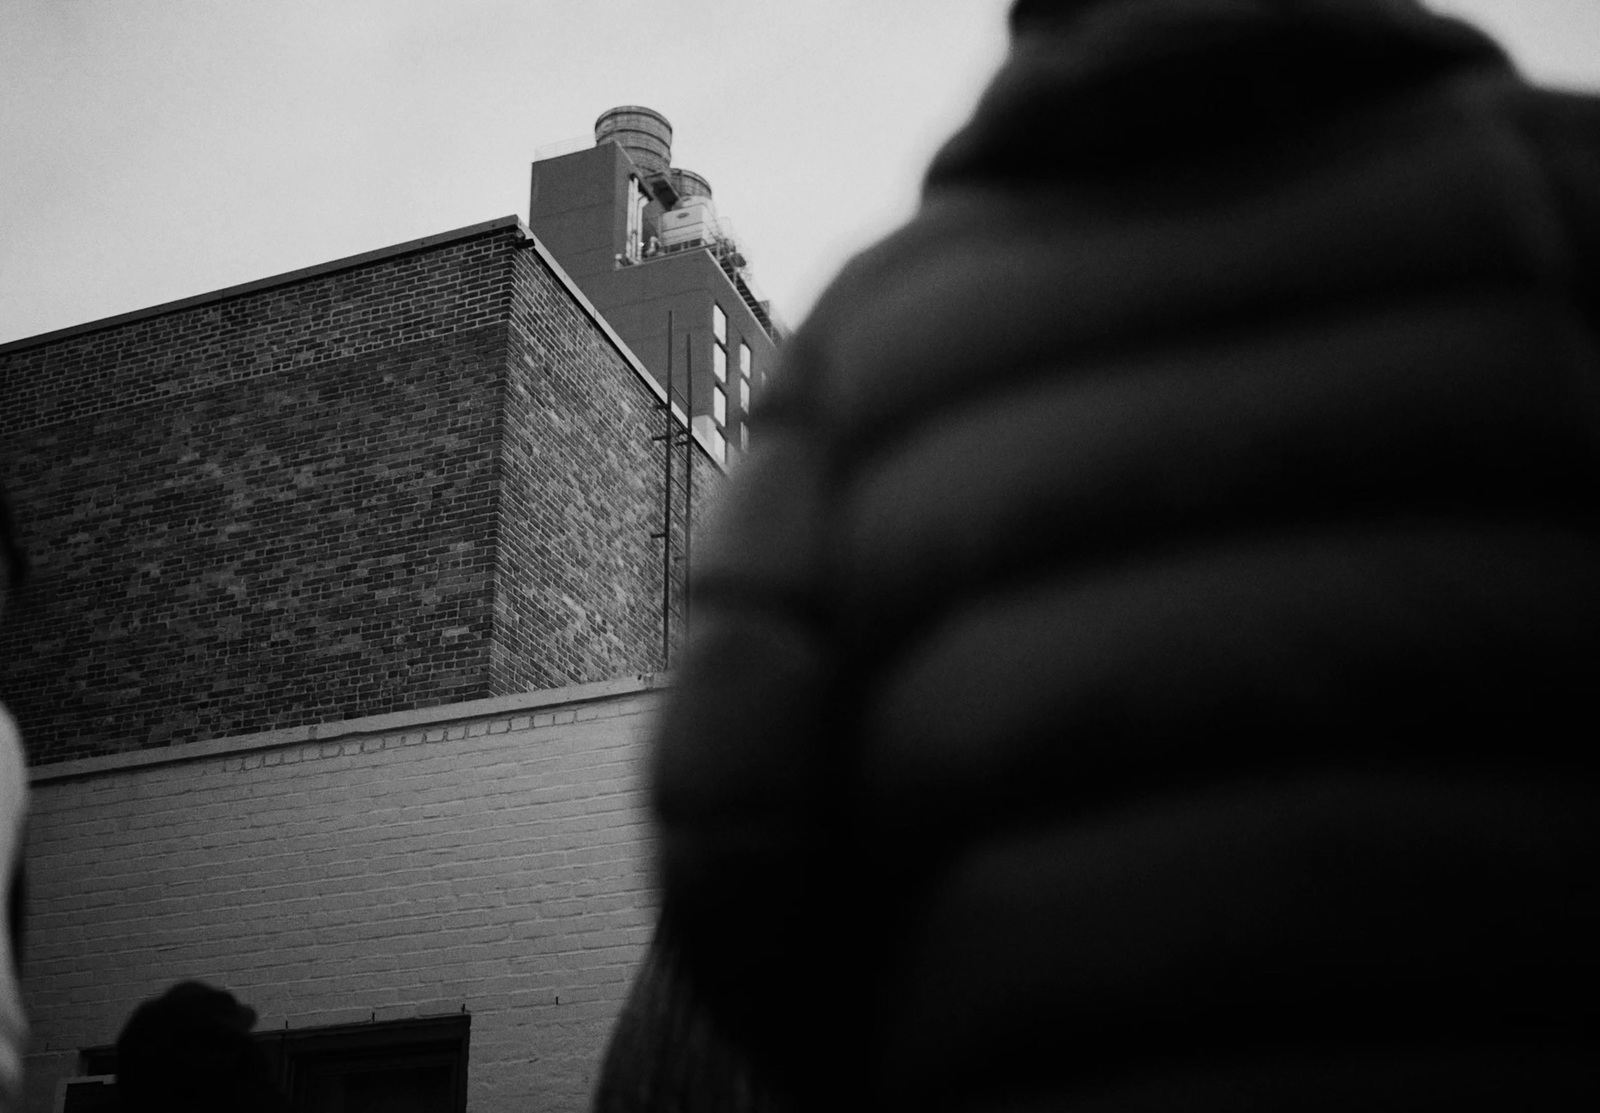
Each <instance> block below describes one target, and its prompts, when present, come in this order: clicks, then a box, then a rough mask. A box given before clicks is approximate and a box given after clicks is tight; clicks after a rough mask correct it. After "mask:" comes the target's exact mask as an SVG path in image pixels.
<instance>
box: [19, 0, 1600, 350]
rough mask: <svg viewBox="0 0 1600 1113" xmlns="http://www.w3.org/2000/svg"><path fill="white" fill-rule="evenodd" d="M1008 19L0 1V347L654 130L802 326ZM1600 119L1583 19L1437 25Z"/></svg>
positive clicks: (1493, 16)
mask: <svg viewBox="0 0 1600 1113" xmlns="http://www.w3.org/2000/svg"><path fill="white" fill-rule="evenodd" d="M1007 6H1008V0H0V341H5V340H11V339H16V338H18V337H23V336H31V335H34V334H36V333H40V332H45V331H48V330H51V329H57V328H63V327H66V326H69V325H74V324H79V323H82V322H84V321H89V320H93V319H95V318H99V317H105V316H109V315H111V314H115V313H121V312H125V311H127V310H131V309H138V308H141V307H143V306H147V305H154V304H157V303H160V302H163V301H170V300H172V299H175V298H181V297H187V296H189V295H192V294H199V293H204V292H206V291H208V290H214V289H217V288H219V287H222V286H228V285H232V284H234V283H239V282H247V281H250V280H252V279H257V278H263V277H266V276H268V275H272V274H277V273H280V272H283V271H287V270H293V269H295V268H298V267H303V266H309V265H312V264H315V263H321V262H326V261H328V260H330V259H336V258H339V257H341V256H344V255H352V254H355V253H358V252H362V251H368V250H371V249H373V248H378V247H384V246H387V245H390V244H394V243H399V242H403V241H405V240H409V239H415V238H417V237H420V236H426V235H432V234H434V233H437V232H443V231H447V230H449V229H452V228H457V227H461V226H463V225H467V224H474V223H477V222H479V221H483V220H488V219H491V218H493V217H498V216H505V215H507V214H511V213H516V214H519V215H521V216H522V217H524V219H525V218H526V216H527V189H528V163H529V162H530V161H531V159H532V157H533V155H534V152H535V151H536V150H537V149H538V148H540V147H543V146H546V145H548V144H552V143H556V142H559V141H561V140H565V139H569V138H573V137H577V136H585V135H590V134H591V129H592V127H593V123H594V119H595V117H596V116H598V115H599V114H600V113H601V112H602V111H604V110H605V109H607V108H609V107H612V106H613V105H619V104H644V105H648V106H650V107H652V108H655V109H657V110H659V111H661V112H662V113H664V114H665V115H666V116H667V117H668V118H669V119H670V120H671V121H672V123H673V126H674V128H675V131H676V136H675V141H674V159H673V161H674V163H675V164H676V165H678V166H682V167H686V168H688V169H691V170H696V171H699V172H700V173H701V174H703V175H705V177H706V178H708V179H709V180H710V182H711V184H712V187H713V189H714V191H715V194H716V201H717V207H718V211H719V214H720V215H722V216H724V217H728V218H730V219H731V220H732V221H733V222H734V223H735V224H736V225H737V227H738V229H739V232H740V235H741V239H742V240H743V242H744V245H745V247H746V253H747V255H748V256H749V257H750V258H751V260H752V263H753V267H754V272H755V275H756V278H757V280H758V281H759V282H760V284H761V285H762V286H763V287H765V289H766V291H767V293H768V294H769V296H771V297H772V298H773V301H774V304H775V305H776V307H777V308H778V310H779V312H780V313H781V314H782V315H783V316H784V317H785V318H787V319H788V320H789V321H791V322H798V320H799V319H801V318H802V317H803V316H804V313H805V311H806V309H807V308H808V307H809V306H810V304H811V302H812V300H813V299H814V298H815V297H816V294H817V293H818V291H819V290H820V288H821V286H822V285H823V284H824V283H825V282H826V281H827V280H828V278H829V277H830V276H831V275H832V274H833V273H834V272H835V271H836V270H837V269H838V267H839V265H840V263H841V262H842V261H843V260H844V259H845V258H846V257H847V256H848V255H849V254H850V253H851V252H853V251H855V250H858V249H859V248H861V247H863V246H865V245H866V244H867V243H869V242H871V240H873V239H875V238H876V237H878V236H880V235H882V234H883V233H884V232H885V231H887V230H888V229H890V228H892V227H893V226H894V225H895V224H897V223H899V222H900V221H902V220H904V219H905V218H906V217H907V216H908V215H909V214H910V212H911V210H912V208H913V206H914V204H915V201H916V195H917V188H918V182H919V179H920V177H921V173H922V170H923V168H924V167H925V166H926V164H927V161H928V159H929V157H930V156H931V155H932V153H933V151H934V149H935V148H936V147H937V146H938V144H939V143H940V141H941V140H942V139H943V138H944V137H945V136H947V135H948V134H949V133H950V132H951V131H952V130H953V129H954V128H955V127H956V126H957V125H958V124H959V123H960V121H961V119H962V118H963V116H964V115H965V113H966V112H967V111H968V109H969V108H970V107H971V105H972V103H973V101H974V99H975V98H976V96H977V94H978V92H979V90H980V89H981V88H982V86H983V84H984V82H985V81H986V80H987V78H988V77H989V75H990V74H991V73H992V72H993V71H994V69H995V67H996V66H997V65H998V64H999V61H1000V59H1001V56H1002V54H1003V52H1004V48H1005V36H1004V15H1005V10H1006V8H1007ZM1436 6H1438V7H1441V8H1445V9H1448V10H1450V11H1453V12H1456V13H1459V14H1462V15H1465V16H1467V17H1468V18H1471V19H1474V20H1476V21H1478V22H1480V23H1481V24H1482V25H1483V26H1485V27H1486V28H1488V29H1490V30H1491V31H1493V32H1494V33H1495V34H1496V36H1497V37H1499V38H1500V39H1501V41H1502V42H1504V43H1505V44H1506V45H1507V46H1508V47H1509V48H1510V49H1511V51H1512V54H1513V55H1514V57H1516V59H1517V60H1518V62H1519V63H1520V64H1521V65H1522V66H1523V68H1524V69H1525V70H1526V71H1527V72H1529V73H1530V74H1532V75H1533V76H1535V77H1537V78H1539V79H1541V80H1545V81H1549V82H1555V83H1558V84H1563V85H1567V86H1581V87H1586V88H1594V89H1600V0H1439V2H1438V3H1437V5H1436Z"/></svg>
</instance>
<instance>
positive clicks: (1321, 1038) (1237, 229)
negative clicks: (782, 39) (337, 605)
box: [611, 0, 1600, 1111]
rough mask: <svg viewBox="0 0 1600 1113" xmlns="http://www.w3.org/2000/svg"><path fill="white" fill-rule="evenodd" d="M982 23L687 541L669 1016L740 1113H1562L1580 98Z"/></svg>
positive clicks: (1394, 33) (1580, 881)
mask: <svg viewBox="0 0 1600 1113" xmlns="http://www.w3.org/2000/svg"><path fill="white" fill-rule="evenodd" d="M1012 25H1013V32H1014V45H1013V50H1012V53H1011V56H1010V58H1009V60H1008V61H1007V63H1006V64H1005V66H1004V68H1003V70H1002V71H1001V72H1000V74H999V76H998V77H997V78H996V79H995V81H994V83H993V84H992V86H991V87H990V89H989V90H988V92H987V94H986V95H985V96H984V98H983V99H982V101H981V103H980V104H979V106H978V108H977V110H976V112H975V114H974V116H973V118H972V120H971V122H970V123H969V124H968V126H967V127H965V128H964V130H962V131H961V132H960V133H959V134H958V135H956V136H955V138H954V139H953V140H951V142H950V143H949V144H948V145H947V146H946V148H945V149H944V151H943V152H942V153H941V154H940V155H939V156H938V158H937V159H936V161H935V163H934V165H933V167H932V169H931V171H930V173H929V177H928V181H927V187H926V192H925V198H924V204H923V206H922V208H921V211H920V212H919V214H918V215H917V217H916V218H915V219H914V220H913V221H912V222H911V223H910V224H909V225H907V226H906V227H905V228H904V229H902V230H901V231H899V232H898V233H896V234H894V235H893V236H891V237H890V238H889V239H888V240H887V241H885V242H884V243H882V244H881V245H879V246H877V247H876V248H873V249H872V250H870V251H868V252H866V253H865V254H864V255H862V256H861V257H859V258H858V259H856V260H855V261H853V262H852V263H851V264H850V265H849V266H848V267H847V268H846V269H845V271H844V273H843V274H842V275H841V276H840V277H839V278H838V280H837V281H836V282H835V283H834V285H833V286H832V287H831V289H830V290H829V292H828V293H827V294H826V295H825V296H824V297H823V298H822V299H821V301H820V302H819V304H818V305H817V307H816V309H815V310H814V312H813V313H812V315H811V316H810V318H809V320H808V321H807V322H806V323H805V325H804V326H803V327H802V328H801V329H800V330H799V331H798V332H797V334H796V335H795V336H794V337H793V339H792V340H791V342H790V344H789V346H788V348H787V350H786V354H785V364H786V366H785V368H784V370H783V373H782V375H781V377H780V379H779V381H778V382H777V384H776V385H775V386H774V387H773V388H772V389H771V390H770V392H769V393H768V395H767V396H766V397H765V398H764V399H763V400H762V404H761V405H760V407H759V409H758V412H757V415H756V418H757V425H756V430H757V433H758V434H759V435H758V436H756V437H754V438H753V450H752V452H751V455H750V457H749V459H748V461H747V463H746V464H745V465H744V466H743V467H742V470H741V471H740V472H739V473H738V474H737V476H736V478H735V481H734V482H733V484H732V487H731V490H730V493H729V496H728V499H727V503H726V505H725V506H724V507H723V510H722V512H721V515H720V521H719V525H718V527H717V529H716V537H715V539H714V540H712V541H710V542H707V543H705V544H701V545H698V546H697V554H698V555H702V556H703V557H704V559H703V562H702V563H701V564H700V565H699V566H698V568H697V569H696V582H695V617H696V623H697V629H696V630H695V633H694V637H693V644H692V649H691V652H690V654H689V657H688V661H687V663H686V664H685V666H684V667H683V669H682V672H681V676H680V682H679V684H678V686H677V688H676V691H675V692H674V694H673V696H672V698H671V701H670V705H669V707H668V710H667V712H666V714H665V716H664V720H663V724H662V727H661V730H660V735H659V739H658V748H657V753H656V761H655V769H654V778H655V780H654V792H655V797H654V799H655V806H656V809H657V813H658V818H659V822H660V827H661V834H662V839H661V848H662V849H661V855H662V857H661V866H662V876H663V879H664V885H665V903H664V916H665V918H666V927H665V934H664V936H663V940H664V942H663V944H662V950H663V951H664V952H666V953H667V955H668V957H667V958H662V959H660V960H658V965H660V964H662V963H665V964H667V965H669V966H670V967H671V969H672V970H673V971H674V975H673V980H672V984H673V985H674V986H675V987H676V988H674V989H673V991H672V992H674V993H681V994H684V995H686V996H687V997H689V998H692V999H693V1001H694V1002H695V1006H694V1007H695V1009H697V1010H699V1011H700V1013H701V1014H703V1017H704V1018H706V1019H704V1020H703V1021H702V1023H705V1024H709V1025H711V1026H712V1027H713V1028H714V1029H715V1031H716V1032H717V1040H718V1041H720V1042H719V1043H718V1051H717V1055H718V1056H720V1057H721V1059H720V1061H722V1062H724V1063H726V1062H736V1063H740V1064H744V1065H746V1066H748V1069H749V1071H750V1072H751V1073H752V1075H753V1076H754V1077H755V1078H756V1079H757V1080H758V1081H759V1087H758V1088H760V1089H761V1092H762V1093H764V1094H766V1095H767V1096H768V1097H770V1098H771V1099H772V1100H774V1101H776V1102H778V1104H780V1105H788V1106H791V1107H793V1108H823V1107H831V1108H838V1107H855V1106H861V1107H864V1108H874V1109H885V1108H893V1109H899V1108H906V1109H919V1110H921V1109H975V1108H982V1109H995V1110H999V1109H1005V1110H1012V1109H1016V1110H1023V1109H1035V1108H1039V1109H1043V1108H1052V1109H1054V1108H1061V1109H1074V1110H1078V1109H1081V1110H1135V1109H1136V1110H1146V1109H1148V1110H1158V1109H1159V1110H1180V1109H1181V1110H1218V1111H1221V1110H1238V1109H1258V1108H1259V1109H1295V1110H1308V1109H1335V1108H1337V1109H1361V1110H1374V1109H1434V1108H1438V1109H1456V1108H1463V1107H1477V1106H1479V1105H1480V1104H1484V1103H1498V1104H1500V1105H1501V1106H1502V1107H1507V1106H1512V1107H1519V1108H1532V1107H1543V1108H1567V1107H1569V1105H1572V1106H1577V1105H1579V1104H1581V1106H1582V1107H1584V1108H1588V1107H1590V1106H1591V1105H1592V1103H1593V1100H1594V1098H1595V1096H1596V1093H1595V1086H1596V1083H1595V1077H1594V1063H1595V1061H1596V1059H1595V1050H1596V1048H1595V1043H1594V1036H1595V1033H1594V1015H1595V1014H1594V1005H1593V1002H1594V1001H1595V999H1596V991H1597V989H1600V985H1597V979H1596V961H1597V960H1596V957H1595V956H1596V952H1597V948H1596V946H1595V943H1594V941H1595V940H1596V939H1600V922H1597V915H1596V907H1595V895H1594V891H1595V880H1596V878H1595V861H1596V850H1597V846H1600V840H1597V832H1596V818H1595V817H1596V810H1595V804H1596V784H1595V779H1594V774H1593V773H1592V771H1591V770H1590V768H1589V765H1588V759H1589V752H1588V751H1589V750H1590V749H1591V748H1592V747H1593V739H1594V736H1595V730H1594V726H1593V714H1594V709H1595V707H1596V706H1597V695H1600V692H1597V688H1600V684H1597V680H1600V520H1597V517H1596V510H1597V494H1600V366H1597V360H1596V346H1595V335H1594V324H1595V319H1596V314H1597V312H1600V282H1597V275H1600V271H1597V265H1600V103H1597V102H1596V101H1595V100H1593V99H1589V98H1585V97H1580V96H1574V95H1565V94H1558V93H1551V92H1544V91H1539V90H1536V89H1534V88H1532V87H1530V86H1529V85H1528V84H1526V83H1525V82H1524V81H1522V80H1521V79H1520V78H1519V77H1518V76H1517V75H1516V74H1515V73H1514V72H1513V71H1512V69H1511V68H1510V66H1509V64H1508V63H1507V61H1506V60H1505V58H1504V57H1503V55H1502V54H1501V53H1500V52H1499V51H1498V49H1497V48H1495V47H1494V46H1493V45H1492V44H1491V43H1490V42H1489V41H1487V40H1486V39H1484V38H1483V37H1482V36H1480V35H1479V34H1477V33H1476V32H1474V31H1472V30H1470V29H1469V28H1467V27H1465V26H1464V25H1461V24H1458V23H1455V22H1452V21H1448V20H1443V19H1439V18H1436V17H1433V16H1431V15H1428V14H1426V13H1425V12H1424V11H1423V10H1422V9H1421V8H1420V7H1417V6H1415V5H1413V4H1411V3H1408V2H1404V0H1301V2H1298V3H1295V2H1289V0H1256V2H1249V0H1189V2H1177V0H1171V2H1164V0H1143V2H1134V0H1103V2H1098V3H1095V2H1078V3H1066V2H1056V3H1051V2H1048V0H1038V2H1032V0H1021V2H1020V3H1018V4H1017V6H1016V8H1015V9H1014V11H1013V13H1012ZM633 1015H634V1016H635V1017H636V1016H637V1013H636V1012H635V1013H634V1014H633ZM624 1027H625V1028H626V1027H627V1024H626V1022H625V1025H624ZM627 1038H629V1039H632V1040H634V1041H635V1043H634V1044H633V1046H635V1047H637V1046H638V1045H639V1041H640V1040H643V1041H644V1042H648V1037H645V1036H641V1035H640V1034H639V1032H638V1031H637V1028H635V1030H633V1031H632V1034H631V1035H630V1036H628V1037H627ZM623 1058H627V1057H626V1056H623ZM640 1061H643V1060H637V1059H636V1060H635V1062H640ZM611 1069H613V1070H619V1071H621V1072H622V1073H624V1074H625V1073H626V1069H627V1068H626V1064H619V1062H618V1059H617V1058H616V1057H614V1058H613V1063H612V1068H611ZM741 1069H743V1067H741ZM741 1085H744V1084H743V1083H741ZM615 1089H616V1087H615V1086H613V1092H615ZM689 1089H690V1091H693V1089H694V1088H693V1087H689ZM704 1092H706V1091H702V1093H704ZM740 1092H741V1093H747V1090H741V1091H740ZM740 1100H744V1099H738V1100H732V1099H728V1098H727V1097H726V1095H722V1096H719V1097H717V1098H716V1100H715V1101H713V1100H710V1099H709V1098H708V1099H707V1100H706V1101H705V1102H704V1103H699V1102H697V1099H696V1097H695V1094H694V1093H693V1092H689V1093H687V1094H684V1093H680V1094H679V1095H677V1096H676V1097H674V1098H673V1099H672V1101H670V1102H666V1101H664V1102H662V1103H660V1104H658V1105H657V1107H658V1108H666V1107H669V1106H673V1105H674V1104H675V1107H682V1108H696V1107H699V1108H712V1107H715V1106H716V1105H717V1104H719V1103H720V1104H722V1105H729V1106H733V1105H738V1104H739V1101H740ZM763 1100H766V1098H763Z"/></svg>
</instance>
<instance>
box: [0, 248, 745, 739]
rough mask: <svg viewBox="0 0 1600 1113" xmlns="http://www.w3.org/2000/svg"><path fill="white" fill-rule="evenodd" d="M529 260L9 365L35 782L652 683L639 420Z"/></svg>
mask: <svg viewBox="0 0 1600 1113" xmlns="http://www.w3.org/2000/svg"><path fill="white" fill-rule="evenodd" d="M519 242H520V236H519V234H518V233H517V231H516V230H515V229H514V228H510V227H503V226H502V227H500V228H497V229H492V230H489V231H486V232H483V233H481V234H478V235H476V236H472V237H469V238H465V239H458V240H452V241H447V242H444V243H442V244H438V245H435V246H431V247H426V248H423V249H420V250H417V251H415V252H413V253H410V254H406V255H400V256H393V257H389V258H384V259H379V260H376V261H369V262H364V263H361V264H359V265H357V266H354V267H351V268H349V269H346V270H343V271H339V272H334V273H324V274H320V275H314V276H311V277H307V278H304V279H301V280H298V281H294V282H289V283H286V284H281V285H274V286H269V287H267V288H264V289H260V290H256V291H253V292H248V293H245V294H242V295H239V296H236V297H229V298H227V299H224V300H221V301H216V302H210V303H207V304H203V305H198V306H192V307H188V308H181V309H177V310H174V311H171V312H165V313H161V314H158V315H154V316H149V317H144V318H141V319H138V320H132V321H127V322H122V323H114V324H111V325H108V326H106V327H104V328H98V329H92V330H89V331H86V332H83V333H80V334H77V335H70V336H66V337H62V338H57V339H55V340H51V341H47V342H44V343H41V344H39V345H35V346H27V345H20V346H14V347H13V348H12V350H10V351H5V352H0V397H3V398H4V399H5V405H4V406H3V407H0V477H3V478H4V481H5V483H6V485H7V487H8V488H9V489H10V491H11V494H12V498H13V501H14V502H15V504H16V508H17V511H18V518H19V519H20V521H21V523H22V530H23V536H24V539H25V542H26V544H27V546H28V548H29V550H30V553H31V554H32V556H33V557H34V561H35V565H36V571H37V575H36V577H35V579H34V580H33V581H32V582H31V583H30V585H29V587H28V589H27V591H26V592H25V593H24V595H23V596H22V597H21V598H20V599H18V600H17V601H16V604H15V606H14V608H13V610H12V613H11V615H10V616H9V621H8V622H7V623H6V624H5V626H4V627H3V628H0V695H3V697H4V699H5V700H6V702H7V704H8V705H10V706H11V708H12V709H13V711H14V712H15V713H16V714H17V716H18V718H19V720H20V721H21V723H22V726H23V729H24V732H25V737H26V738H27V739H28V741H29V744H30V748H31V751H32V760H33V761H34V762H35V763H47V762H53V761H59V760H64V759H67V758H74V757H84V756H90V755H94V754H103V753H110V752H118V751H123V750H131V749H138V748H143V747H152V746H162V745H167V744H170V743H174V742H185V741H192V740H196V739H201V738H211V737H220V736H226V735H233V734H241V733H248V732H253V731H260V730H267V729H272V728H277V727H287V726H298V725H303V724H306V723H311V722H322V721H328V720H337V719H343V718H350V717H354V716H360V715H371V714H380V713H383V712H388V711H399V710H405V709H409V708H413V707H423V706H432V705H437V704H442V703H448V702H454V701H457V700H462V699H471V698H475V697H479V696H487V695H500V694H506V693H510V692H515V691H521V690H525V689H528V688H542V687H551V686H556V685H561V684H566V683H572V682H578V681H587V680H599V679H606V678H609V677H612V676H617V675H621V674H625V673H630V672H645V671H653V670H656V669H658V668H660V653H661V650H660V643H661V639H660V627H659V621H660V607H659V593H660V584H661V579H660V576H661V571H660V567H661V561H660V548H659V546H660V542H659V541H657V540H653V539H651V538H650V536H649V535H650V533H651V532H652V531H653V530H655V529H656V528H658V518H659V503H660V457H659V452H660V447H659V445H657V444H654V443H652V442H651V440H650V433H651V432H652V431H653V427H654V425H655V423H656V422H658V421H659V420H660V417H659V413H658V412H657V411H655V410H654V408H653V401H654V399H653V396H651V395H650V394H649V392H648V391H647V390H646V389H645V388H644V385H643V384H642V383H641V382H640V381H639V379H638V377H637V376H636V375H635V374H634V373H633V371H632V370H631V368H629V367H628V366H627V365H626V363H625V362H624V361H623V359H622V358H621V357H620V355H619V354H618V353H617V352H616V351H615V349H614V348H612V347H611V346H610V345H609V344H608V343H607V342H606V340H605V338H604V336H603V334H602V332H601V331H600V329H599V328H598V327H597V326H596V325H595V324H594V323H593V322H592V321H591V320H589V318H588V317H587V316H586V315H585V314H584V313H583V311H582V310H581V308H580V307H579V306H578V305H577V304H576V303H575V302H574V301H573V300H572V299H571V297H570V296H569V295H568V294H567V292H566V290H565V288H564V286H562V285H561V283H560V282H559V280H558V279H557V278H556V277H555V276H554V275H553V274H552V273H551V272H550V271H549V270H548V269H547V268H546V267H545V266H544V265H543V264H542V262H541V261H540V260H539V259H538V257H537V255H536V253H534V252H532V251H529V250H521V249H519V246H518V244H519ZM705 466H706V465H705V464H702V465H701V467H702V468H704V467H705ZM712 474H716V473H715V469H711V471H710V473H708V476H707V478H706V479H705V481H704V482H705V483H706V484H707V485H708V486H707V487H706V489H707V490H709V484H711V483H713V482H714V480H712V479H711V478H710V475H712ZM698 479H700V476H698V475H697V480H698Z"/></svg>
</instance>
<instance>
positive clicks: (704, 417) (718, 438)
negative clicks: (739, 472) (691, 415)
mask: <svg viewBox="0 0 1600 1113" xmlns="http://www.w3.org/2000/svg"><path fill="white" fill-rule="evenodd" d="M693 426H694V431H695V432H696V433H699V434H700V439H701V440H702V441H704V442H705V444H706V446H707V447H708V448H709V449H710V450H711V455H713V456H715V457H716V458H717V459H718V460H719V461H720V462H722V463H727V461H728V442H727V441H726V440H725V439H724V438H723V436H722V431H721V430H720V429H718V428H717V427H716V425H715V424H713V423H712V420H711V415H710V414H701V415H700V416H698V417H696V418H695V419H694V422H693Z"/></svg>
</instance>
